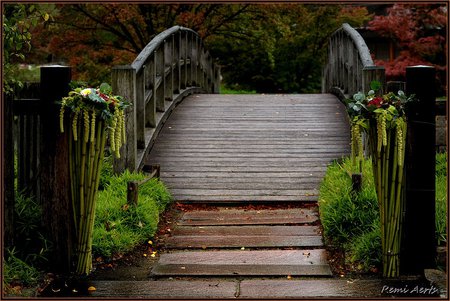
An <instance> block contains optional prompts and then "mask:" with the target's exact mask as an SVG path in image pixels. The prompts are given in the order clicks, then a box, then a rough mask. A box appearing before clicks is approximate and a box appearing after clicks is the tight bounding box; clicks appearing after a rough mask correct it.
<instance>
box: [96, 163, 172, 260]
mask: <svg viewBox="0 0 450 301" xmlns="http://www.w3.org/2000/svg"><path fill="white" fill-rule="evenodd" d="M145 177H146V176H145V175H144V174H143V173H130V172H129V171H125V172H124V173H123V174H121V175H120V176H111V175H108V179H107V181H104V183H105V184H104V185H105V187H104V190H103V191H99V193H98V199H97V208H96V219H95V225H94V237H93V246H92V247H93V253H94V255H95V256H105V257H110V256H112V255H113V254H114V253H124V252H128V251H131V250H132V249H133V248H134V247H136V246H137V245H139V244H141V243H142V242H144V241H146V240H147V239H149V238H150V237H152V236H153V235H154V234H155V233H156V229H157V225H158V222H159V214H160V213H161V212H162V211H164V209H165V208H166V206H167V204H169V203H170V201H171V196H170V194H169V192H168V191H167V189H166V187H165V186H164V184H163V183H162V182H160V181H159V180H158V179H152V180H150V181H149V182H147V183H145V184H143V185H141V186H139V201H138V204H137V206H133V205H129V204H127V183H128V182H129V181H142V180H143V179H145Z"/></svg>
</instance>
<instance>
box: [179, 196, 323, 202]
mask: <svg viewBox="0 0 450 301" xmlns="http://www.w3.org/2000/svg"><path fill="white" fill-rule="evenodd" d="M173 199H174V200H176V201H179V202H192V203H211V204H213V203H258V202H317V196H292V195H283V196H271V195H269V196H258V197H249V196H242V195H227V196H222V195H219V196H217V195H216V196H187V195H173Z"/></svg>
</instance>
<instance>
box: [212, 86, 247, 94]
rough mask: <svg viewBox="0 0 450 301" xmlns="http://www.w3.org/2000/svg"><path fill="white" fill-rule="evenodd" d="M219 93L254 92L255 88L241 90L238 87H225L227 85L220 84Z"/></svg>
mask: <svg viewBox="0 0 450 301" xmlns="http://www.w3.org/2000/svg"><path fill="white" fill-rule="evenodd" d="M220 94H256V91H255V90H251V91H249V90H243V89H241V88H239V87H235V88H233V87H227V86H223V85H222V86H221V87H220Z"/></svg>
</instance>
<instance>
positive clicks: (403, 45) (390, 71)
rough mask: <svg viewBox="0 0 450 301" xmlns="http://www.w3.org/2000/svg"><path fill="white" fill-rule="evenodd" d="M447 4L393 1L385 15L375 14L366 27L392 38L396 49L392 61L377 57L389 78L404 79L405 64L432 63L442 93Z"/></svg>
mask: <svg viewBox="0 0 450 301" xmlns="http://www.w3.org/2000/svg"><path fill="white" fill-rule="evenodd" d="M447 14H448V12H447V7H446V6H445V5H431V4H420V5H418V4H414V5H412V4H394V5H393V6H392V7H390V8H388V9H387V15H382V16H375V17H374V19H373V20H372V21H370V22H369V26H368V28H369V29H370V30H372V31H375V32H377V33H378V34H379V35H380V36H383V37H386V38H389V39H391V40H392V41H394V42H395V44H396V47H397V49H399V54H398V56H397V57H396V58H395V59H394V60H392V61H383V60H376V61H375V63H376V64H377V65H383V66H385V67H386V75H387V77H388V80H389V79H390V80H404V77H405V72H406V67H407V66H413V65H432V66H434V67H436V70H437V71H438V72H437V74H438V80H439V81H440V85H441V91H440V92H441V93H442V92H443V91H444V86H445V83H446V79H445V71H446V54H447V43H446V38H445V37H446V30H447V18H448V17H447Z"/></svg>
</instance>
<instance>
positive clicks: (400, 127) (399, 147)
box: [396, 117, 405, 167]
mask: <svg viewBox="0 0 450 301" xmlns="http://www.w3.org/2000/svg"><path fill="white" fill-rule="evenodd" d="M403 126H404V120H403V118H402V117H399V118H397V120H396V134H397V135H396V139H397V160H398V166H400V167H401V166H403V150H404V147H405V146H404V145H403V141H404V139H403Z"/></svg>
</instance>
